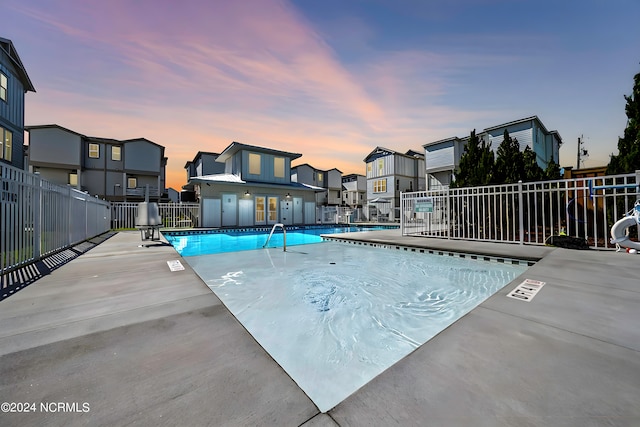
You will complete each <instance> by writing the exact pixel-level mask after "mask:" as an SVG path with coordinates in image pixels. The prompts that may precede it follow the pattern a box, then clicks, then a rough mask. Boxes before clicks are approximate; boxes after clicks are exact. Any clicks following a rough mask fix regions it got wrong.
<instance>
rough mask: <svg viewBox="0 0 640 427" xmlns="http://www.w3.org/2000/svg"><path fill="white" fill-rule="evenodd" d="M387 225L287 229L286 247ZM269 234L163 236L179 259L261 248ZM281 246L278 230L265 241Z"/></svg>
mask: <svg viewBox="0 0 640 427" xmlns="http://www.w3.org/2000/svg"><path fill="white" fill-rule="evenodd" d="M389 228H398V227H389V226H342V227H340V226H336V227H293V226H292V227H290V226H286V230H287V246H297V245H307V244H310V243H320V242H322V238H321V237H320V235H321V234H334V233H351V232H357V231H371V230H383V229H389ZM269 232H270V230H269V231H257V230H251V231H237V230H228V231H226V230H225V231H224V232H213V233H198V234H189V235H184V234H183V233H172V232H166V233H163V235H164V237H165V238H166V239H167V241H168V242H169V243H171V244H172V245H173V247H174V248H176V250H177V251H178V253H179V254H180V255H182V256H194V255H204V254H217V253H222V252H238V251H247V250H253V249H262V247H263V246H264V244H265V243H266V242H267V238H268V237H269ZM283 244H284V233H283V232H282V229H281V228H278V229H277V230H276V231H275V232H274V233H273V235H272V236H271V239H270V240H269V245H268V246H267V247H269V248H276V247H279V248H281V247H282V246H283Z"/></svg>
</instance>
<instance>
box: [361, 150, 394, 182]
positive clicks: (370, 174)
mask: <svg viewBox="0 0 640 427" xmlns="http://www.w3.org/2000/svg"><path fill="white" fill-rule="evenodd" d="M380 160H382V170H380V169H381V168H380V163H379V162H380ZM369 164H371V170H369ZM393 166H394V164H393V154H389V155H387V156H381V157H378V158H376V159H374V160H372V161H370V162H368V163H367V178H377V177H381V176H388V175H393V172H394V170H393Z"/></svg>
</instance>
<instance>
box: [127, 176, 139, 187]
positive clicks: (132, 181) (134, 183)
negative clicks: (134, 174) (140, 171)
mask: <svg viewBox="0 0 640 427" xmlns="http://www.w3.org/2000/svg"><path fill="white" fill-rule="evenodd" d="M137 186H138V178H127V188H136V187H137Z"/></svg>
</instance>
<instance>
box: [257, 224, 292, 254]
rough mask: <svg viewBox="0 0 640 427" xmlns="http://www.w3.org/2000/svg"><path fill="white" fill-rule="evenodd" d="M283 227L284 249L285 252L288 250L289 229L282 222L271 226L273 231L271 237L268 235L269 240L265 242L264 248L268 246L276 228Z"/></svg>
mask: <svg viewBox="0 0 640 427" xmlns="http://www.w3.org/2000/svg"><path fill="white" fill-rule="evenodd" d="M278 227H280V228H282V233H283V239H284V240H283V241H284V247H283V250H284V252H286V251H287V230H286V229H285V228H284V224H281V223H277V224H273V227H272V228H271V233H269V237H267V241H266V242H265V243H264V245H262V247H263V248H266V247H267V245H268V244H269V240H271V236H272V235H273V232H274V231H276V228H278Z"/></svg>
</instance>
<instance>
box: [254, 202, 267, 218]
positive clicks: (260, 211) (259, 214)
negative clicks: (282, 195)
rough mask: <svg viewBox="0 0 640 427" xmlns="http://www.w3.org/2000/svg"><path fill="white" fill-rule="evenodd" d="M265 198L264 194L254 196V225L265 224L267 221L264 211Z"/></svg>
mask: <svg viewBox="0 0 640 427" xmlns="http://www.w3.org/2000/svg"><path fill="white" fill-rule="evenodd" d="M266 200H267V198H266V197H264V196H256V217H255V222H256V225H265V224H266V223H267V216H266V212H265V208H266V203H267V202H266Z"/></svg>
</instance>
